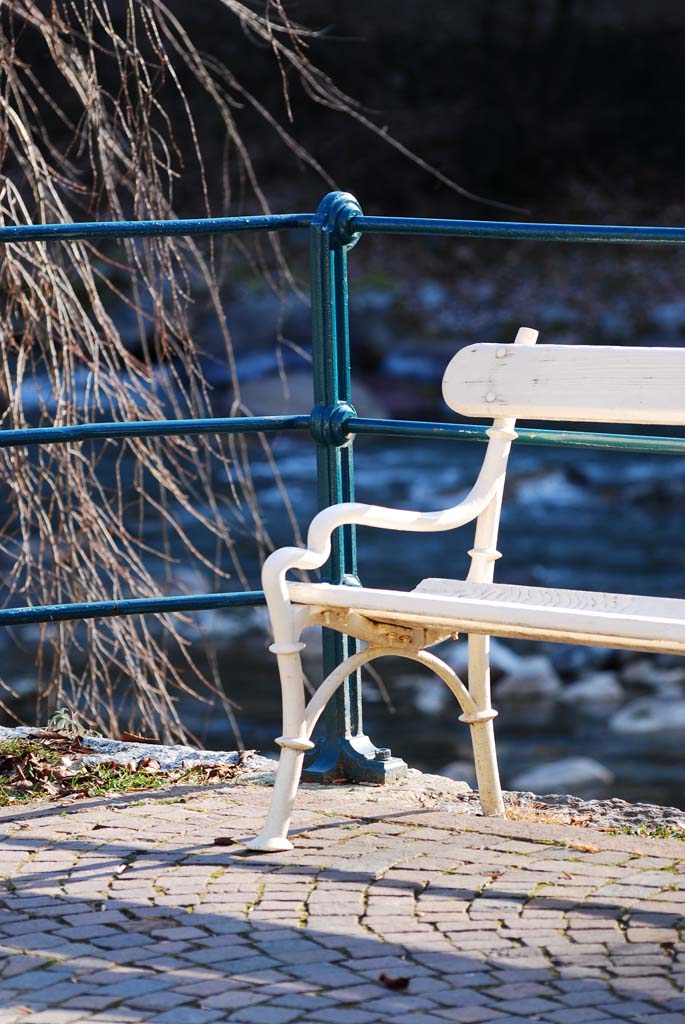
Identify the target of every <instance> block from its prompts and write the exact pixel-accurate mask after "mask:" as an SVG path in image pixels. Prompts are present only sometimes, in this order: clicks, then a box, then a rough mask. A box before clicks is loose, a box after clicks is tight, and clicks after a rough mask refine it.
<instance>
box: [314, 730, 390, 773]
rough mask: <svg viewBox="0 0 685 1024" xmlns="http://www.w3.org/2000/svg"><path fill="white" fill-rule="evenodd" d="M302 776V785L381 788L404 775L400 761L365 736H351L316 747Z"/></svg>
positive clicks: (321, 743)
mask: <svg viewBox="0 0 685 1024" xmlns="http://www.w3.org/2000/svg"><path fill="white" fill-rule="evenodd" d="M307 760H308V762H309V763H307V762H305V768H304V770H303V772H302V781H303V782H320V783H331V782H341V781H348V782H372V783H376V784H377V785H378V784H380V785H383V784H384V783H386V782H392V781H394V779H399V778H401V777H402V776H403V775H405V774H406V772H407V765H406V763H405V762H404V761H403V760H402V758H401V757H393V756H392V755H391V754H390V752H389V751H385V750H379V749H378V748H377V747H375V746H374V745H373V743H372V742H371V740H370V739H369V738H368V736H352V737H349V738H344V739H339V740H338V741H337V742H336V743H323V742H320V743H318V744H317V746H316V747H315V749H314V750H312V751H311V753H310V755H309V757H308V759H307Z"/></svg>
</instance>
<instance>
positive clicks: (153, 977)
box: [0, 784, 685, 1024]
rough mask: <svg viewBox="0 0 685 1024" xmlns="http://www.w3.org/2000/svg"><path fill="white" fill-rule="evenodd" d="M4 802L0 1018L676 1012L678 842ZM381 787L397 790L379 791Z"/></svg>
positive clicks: (373, 812) (683, 897)
mask: <svg viewBox="0 0 685 1024" xmlns="http://www.w3.org/2000/svg"><path fill="white" fill-rule="evenodd" d="M268 798H269V789H268V787H266V786H263V785H254V784H238V785H231V786H222V787H212V788H209V789H207V788H205V789H202V790H192V791H185V792H184V793H179V791H172V790H170V791H168V792H163V793H161V795H160V794H159V793H155V794H154V795H152V794H145V795H144V796H143V797H142V798H141V795H140V794H138V795H137V798H136V797H133V796H129V797H118V798H113V799H109V800H88V801H83V802H79V803H77V804H73V805H71V806H68V807H64V806H57V805H40V806H34V807H31V808H24V809H14V810H12V811H11V813H10V811H8V810H7V809H4V810H3V811H2V814H1V815H0V826H1V829H0V831H1V832H2V833H4V834H3V838H2V843H1V846H0V874H2V876H3V878H4V883H3V882H0V1022H2V1024H14V1022H22V1024H38V1022H41V1024H43V1022H45V1024H71V1022H74V1024H76V1022H89V1024H90V1022H97V1024H105V1022H106V1024H140V1022H146V1024H153V1022H154V1024H167V1022H169V1024H210V1022H213V1021H236V1022H245V1024H248V1022H249V1024H288V1022H290V1021H308V1022H311V1024H317V1022H318V1024H336V1022H341V1024H367V1022H368V1024H371V1022H373V1021H390V1020H391V1021H393V1022H396V1024H429V1022H430V1024H444V1022H446V1021H458V1022H462V1024H481V1022H490V1021H492V1022H496V1024H521V1022H523V1021H526V1022H527V1021H531V1020H535V1021H542V1022H549V1024H552V1022H554V1024H573V1022H576V1021H578V1022H579V1024H616V1022H617V1021H637V1022H645V1024H667V1022H668V1024H676V1022H685V992H684V985H685V944H684V942H683V935H682V928H683V924H684V919H683V915H685V846H684V845H683V844H682V843H679V842H677V841H675V840H649V839H639V838H635V837H631V836H625V835H621V836H611V835H608V834H606V833H603V832H597V831H591V830H589V829H582V828H577V827H570V826H555V825H551V824H541V823H529V822H525V821H502V820H489V821H487V820H484V819H482V818H478V817H474V816H472V815H470V816H469V815H460V814H458V813H455V812H454V811H450V810H445V809H442V810H439V809H435V806H434V805H431V801H430V800H421V798H420V794H415V795H414V797H413V798H412V800H411V801H407V800H406V799H405V800H404V802H398V801H397V800H396V799H395V798H394V797H393V794H392V792H387V791H386V790H379V789H373V788H370V787H346V786H342V787H335V788H332V789H330V790H329V789H326V790H323V791H322V790H321V789H316V788H314V787H307V788H305V789H303V790H302V791H301V793H300V797H299V801H298V811H297V816H296V819H295V826H296V831H297V833H298V834H297V836H296V839H295V841H296V848H295V850H293V851H292V852H290V853H288V854H276V855H273V854H272V855H268V856H267V855H261V854H260V855H251V856H247V855H245V854H244V853H241V848H240V847H239V846H216V845H214V844H213V841H214V839H215V837H218V836H222V837H233V838H239V837H241V836H246V835H249V834H250V833H252V832H254V830H255V826H256V824H257V823H258V822H259V821H260V820H261V818H262V815H263V814H264V812H265V810H266V805H267V802H268ZM393 800H395V802H393Z"/></svg>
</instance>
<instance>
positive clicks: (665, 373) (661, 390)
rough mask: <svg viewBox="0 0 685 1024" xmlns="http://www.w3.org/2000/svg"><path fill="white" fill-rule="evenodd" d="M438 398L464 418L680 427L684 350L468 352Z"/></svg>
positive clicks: (456, 361)
mask: <svg viewBox="0 0 685 1024" xmlns="http://www.w3.org/2000/svg"><path fill="white" fill-rule="evenodd" d="M524 330H525V328H524ZM530 333H531V334H532V333H533V332H530ZM442 390H443V396H444V398H445V401H446V402H447V404H448V405H449V406H450V407H451V408H452V409H454V410H455V411H456V412H459V413H461V414H462V415H463V416H475V417H487V418H488V419H493V418H495V417H500V416H512V417H515V418H520V419H529V420H569V421H578V422H592V423H652V424H662V425H664V426H667V425H670V426H682V425H685V348H682V349H678V348H620V347H617V346H603V345H528V344H518V345H491V344H481V345H469V346H467V347H466V348H463V349H462V350H461V351H460V352H458V353H457V354H456V355H455V356H454V358H453V359H452V361H451V362H450V364H449V366H448V367H447V370H446V371H445V376H444V378H443V384H442Z"/></svg>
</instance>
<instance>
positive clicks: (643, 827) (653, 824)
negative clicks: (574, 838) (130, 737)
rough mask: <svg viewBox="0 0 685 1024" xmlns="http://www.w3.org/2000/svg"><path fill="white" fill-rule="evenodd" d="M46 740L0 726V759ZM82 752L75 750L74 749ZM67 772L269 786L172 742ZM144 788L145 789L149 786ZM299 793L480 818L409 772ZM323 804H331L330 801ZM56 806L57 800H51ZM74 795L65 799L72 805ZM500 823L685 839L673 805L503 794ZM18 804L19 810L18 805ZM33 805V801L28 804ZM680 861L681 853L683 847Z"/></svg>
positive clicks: (469, 795)
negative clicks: (96, 770) (122, 772)
mask: <svg viewBox="0 0 685 1024" xmlns="http://www.w3.org/2000/svg"><path fill="white" fill-rule="evenodd" d="M46 736H51V737H54V736H55V733H49V732H46V730H42V729H30V728H17V729H6V728H2V727H0V754H1V753H2V745H3V743H5V744H7V743H8V742H9V741H14V740H33V741H36V742H37V743H40V741H41V739H44V738H45V737H46ZM79 748H83V749H79ZM68 762H69V767H70V769H71V770H72V771H73V770H74V769H78V766H79V765H84V766H89V765H97V764H112V763H114V764H115V765H118V766H127V767H129V768H130V769H131V770H132V771H133V772H137V770H138V769H139V768H140V766H141V765H143V766H144V765H146V764H149V763H150V762H152V764H153V765H154V769H153V773H154V776H155V786H154V790H155V792H157V791H158V790H159V789H160V788H161V787H163V776H164V775H165V774H166V775H167V776H168V778H169V783H170V785H173V784H176V788H177V789H187V788H188V786H185V787H184V786H182V785H181V786H180V787H179V786H178V777H177V776H178V771H179V769H184V770H186V771H191V770H192V769H194V768H202V767H204V768H205V769H216V768H218V767H226V768H231V769H233V770H234V773H233V772H232V773H231V778H232V780H234V781H236V782H239V783H240V784H248V783H250V784H254V785H259V786H271V785H272V784H273V781H274V778H275V770H276V762H275V761H274V760H273V759H271V758H267V757H262V756H260V755H259V754H258V753H257V752H256V751H248V752H242V753H241V752H238V751H215V750H198V749H196V748H194V747H189V746H181V745H179V744H175V745H172V746H165V745H163V744H150V743H136V742H120V741H117V740H110V739H107V738H104V737H100V736H81V737H79V738H78V744H77V747H76V750H75V752H71V753H70V754H69V755H68ZM192 781H193V783H194V784H195V785H197V784H199V783H206V784H212V783H214V784H219V783H222V782H225V781H226V778H225V776H223V777H222V775H221V774H218V773H217V774H216V775H215V777H214V778H212V777H211V775H210V774H208V775H207V776H206V778H204V779H199V778H193V779H192ZM143 786H144V783H143V784H142V786H141V782H140V778H139V777H138V776H136V782H135V791H136V793H137V794H139V795H140V794H142V795H143V796H144V788H142V787H143ZM150 788H151V789H152V786H151V787H150ZM301 788H302V790H303V791H306V792H309V793H310V794H311V795H314V794H317V793H318V794H319V796H322V795H323V794H326V793H329V792H333V793H334V799H335V804H336V806H338V805H340V806H342V807H345V806H350V805H353V804H354V802H355V801H356V800H358V799H359V798H360V794H363V799H365V800H367V801H370V802H373V801H374V800H381V801H383V800H385V799H387V798H390V799H392V800H394V801H395V802H397V803H401V804H412V803H414V802H416V801H417V800H418V802H419V803H420V805H421V806H422V807H426V808H431V809H433V810H436V811H445V812H455V813H458V814H467V815H473V816H476V817H482V815H481V810H480V800H479V797H478V793H477V792H475V791H474V790H473V789H472V788H471V786H470V785H469V783H468V782H467V781H465V780H463V779H455V778H448V777H446V776H441V775H432V774H428V773H423V772H420V771H417V770H416V769H411V768H410V769H409V770H408V772H407V774H406V775H405V776H404V777H402V778H400V779H397V780H395V781H393V782H391V783H388V784H387V785H385V786H366V785H363V784H359V785H357V784H352V785H345V784H336V785H335V787H334V790H331V789H330V787H322V786H318V785H312V784H307V783H303V784H302V787H301ZM331 799H333V798H332V797H331ZM56 800H57V802H59V797H56ZM73 800H74V797H73V796H69V798H68V801H69V802H70V803H73ZM505 804H506V808H507V818H508V820H510V821H523V822H531V823H546V824H556V825H570V826H575V827H578V828H583V829H585V828H592V829H599V830H602V831H608V832H610V831H624V832H627V833H631V832H632V833H635V834H644V835H648V836H659V835H663V836H665V837H668V836H669V835H676V834H678V835H680V836H681V837H682V838H685V811H682V810H679V809H678V808H676V807H661V806H658V805H655V804H645V803H635V804H633V803H630V802H628V801H625V800H618V799H610V800H581V799H579V798H577V797H574V796H571V795H568V794H546V795H544V796H540V795H536V794H535V793H531V792H521V791H507V792H505ZM22 806H24V805H22ZM31 806H33V802H31ZM684 856H685V848H684Z"/></svg>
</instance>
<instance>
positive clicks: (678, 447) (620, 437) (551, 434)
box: [345, 416, 685, 455]
mask: <svg viewBox="0 0 685 1024" xmlns="http://www.w3.org/2000/svg"><path fill="white" fill-rule="evenodd" d="M488 430H489V426H488V425H487V424H479V423H473V424H472V423H430V422H426V421H423V420H379V419H370V418H366V417H362V416H350V417H349V419H346V420H345V431H346V433H348V434H350V435H351V434H369V435H376V436H379V437H430V438H435V439H446V440H453V441H487V440H488V436H487V431H488ZM516 433H517V435H518V443H519V444H521V443H523V444H537V445H558V446H559V447H565V448H600V449H603V450H606V451H616V450H618V451H627V452H655V453H657V454H662V455H683V454H685V438H680V437H656V436H654V435H647V436H641V435H639V434H602V433H596V432H594V431H588V430H536V429H534V428H529V427H519V426H517V427H516Z"/></svg>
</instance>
